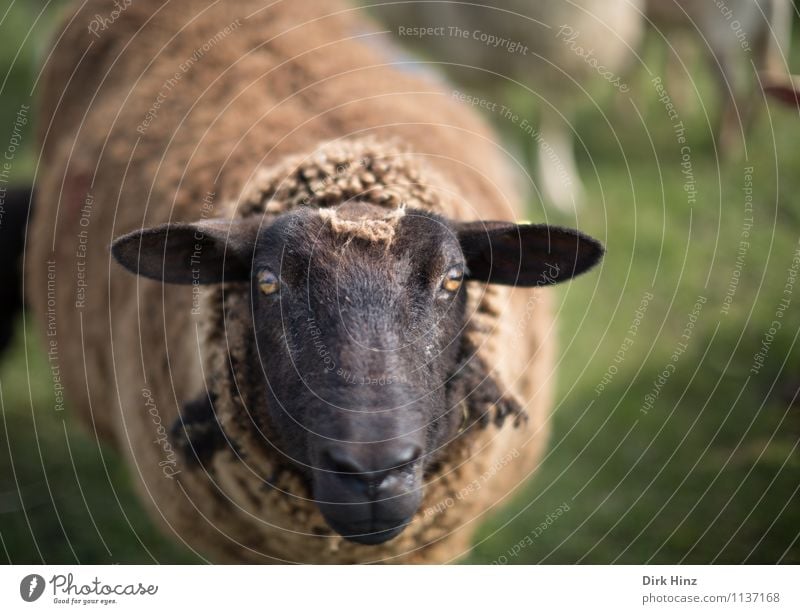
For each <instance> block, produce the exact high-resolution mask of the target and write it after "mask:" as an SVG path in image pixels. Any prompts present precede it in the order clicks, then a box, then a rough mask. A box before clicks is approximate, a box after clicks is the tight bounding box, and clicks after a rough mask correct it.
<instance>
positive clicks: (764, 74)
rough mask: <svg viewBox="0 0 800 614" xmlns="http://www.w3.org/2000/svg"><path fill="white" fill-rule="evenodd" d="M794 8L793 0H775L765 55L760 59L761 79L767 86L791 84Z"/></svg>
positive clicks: (758, 67) (767, 34) (765, 44)
mask: <svg viewBox="0 0 800 614" xmlns="http://www.w3.org/2000/svg"><path fill="white" fill-rule="evenodd" d="M793 19H794V6H793V5H792V2H791V0H773V2H772V6H771V13H770V28H769V29H768V30H767V32H766V41H765V43H764V49H763V55H762V56H761V57H760V58H759V60H760V61H759V65H758V66H757V67H756V68H757V69H758V71H759V79H760V80H761V82H762V84H764V85H765V86H772V85H781V84H787V85H788V84H791V83H792V75H791V67H790V66H789V59H790V56H791V47H792V20H793Z"/></svg>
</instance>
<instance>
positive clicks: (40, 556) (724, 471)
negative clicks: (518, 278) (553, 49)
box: [0, 2, 800, 563]
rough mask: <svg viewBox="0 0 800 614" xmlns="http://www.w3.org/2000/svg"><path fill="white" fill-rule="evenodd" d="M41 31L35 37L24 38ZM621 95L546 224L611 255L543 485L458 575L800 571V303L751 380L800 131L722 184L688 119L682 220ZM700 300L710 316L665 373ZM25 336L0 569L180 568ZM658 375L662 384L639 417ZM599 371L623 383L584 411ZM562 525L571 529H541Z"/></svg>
mask: <svg viewBox="0 0 800 614" xmlns="http://www.w3.org/2000/svg"><path fill="white" fill-rule="evenodd" d="M33 18H34V17H33V12H32V8H24V7H23V6H22V5H21V4H20V3H19V2H18V3H16V4H15V5H14V8H12V10H11V11H10V13H9V16H8V17H7V20H6V21H5V22H3V23H2V24H0V34H2V40H1V41H0V66H2V67H3V70H6V69H7V67H8V66H10V65H11V60H12V58H13V57H14V55H15V53H16V51H17V48H18V47H19V43H20V41H21V40H22V39H23V38H24V36H25V34H26V32H27V29H28V27H29V24H30V23H32V21H33ZM42 32H43V29H42V28H40V27H38V26H37V28H36V30H35V32H34V34H33V35H32V36H33V37H36V36H38V37H41V36H42ZM35 46H36V45H35V44H33V43H32V42H30V41H29V44H28V45H27V46H26V47H24V48H23V52H22V53H21V54H20V59H19V60H18V61H17V63H16V64H15V65H14V68H13V70H12V71H11V76H10V77H9V80H8V82H7V85H6V89H4V90H3V96H2V102H1V103H0V113H2V115H0V120H1V121H0V130H2V129H3V127H7V126H9V125H10V120H11V118H13V115H14V114H15V113H16V109H17V108H18V107H19V105H20V104H22V103H23V102H25V101H26V100H27V93H28V91H29V89H30V83H31V81H32V79H33V78H34V74H35V73H34V71H33V66H34V54H33V51H32V50H33V48H34V47H35ZM797 47H798V45H796V48H797ZM797 65H800V63H798V64H797ZM635 81H636V87H635V89H634V94H633V96H632V99H633V101H634V103H635V105H636V108H635V109H634V107H633V106H632V105H631V104H630V102H628V101H627V100H626V101H623V102H615V101H611V100H609V101H606V102H607V104H606V105H605V111H606V113H607V118H608V120H607V121H606V119H604V118H603V117H602V116H601V115H600V114H599V112H596V111H594V112H592V111H587V112H584V113H583V114H582V115H581V116H580V117H579V120H578V124H577V129H578V132H579V133H580V134H581V136H582V138H583V140H584V142H585V143H586V146H587V150H586V151H584V152H582V153H581V166H582V170H583V172H584V176H585V178H586V180H587V184H588V190H589V199H588V205H587V206H586V207H585V208H583V209H582V210H581V211H580V212H579V214H578V216H577V219H576V218H575V217H574V216H573V217H571V218H570V217H569V216H565V215H556V214H553V212H552V211H547V215H548V218H549V219H551V220H552V221H554V222H557V223H563V224H569V225H573V226H574V225H577V226H579V227H580V228H581V229H582V230H584V231H586V232H589V233H590V234H593V235H594V236H597V237H599V238H602V239H603V240H604V242H605V243H606V246H607V248H608V253H607V256H606V258H605V260H604V262H603V265H602V269H601V270H600V271H598V272H596V273H594V274H590V275H587V276H586V277H585V278H582V279H580V280H578V281H576V282H575V283H572V284H570V285H568V286H565V287H563V288H561V289H560V290H559V291H558V297H559V331H560V345H561V350H560V358H559V360H560V364H559V394H558V407H557V409H556V412H555V414H554V416H553V437H552V440H551V446H550V451H549V453H548V455H547V457H546V458H545V460H544V461H543V463H542V466H541V468H540V470H539V471H538V473H537V475H536V477H535V478H534V479H533V480H532V481H530V482H529V483H528V484H526V485H524V486H523V487H521V488H520V490H519V492H518V493H517V494H516V496H515V498H514V500H513V502H512V503H511V504H510V505H508V506H506V507H504V508H503V509H502V510H501V511H499V512H498V513H497V514H495V515H494V516H492V517H491V518H489V520H488V521H487V522H486V523H484V525H483V526H482V528H481V530H480V532H479V535H478V538H477V541H476V546H475V549H474V551H473V552H472V553H471V555H470V557H469V559H468V560H469V562H475V563H478V562H491V561H495V560H498V559H499V560H501V561H503V560H507V561H508V562H509V563H535V562H546V563H567V562H575V561H581V562H586V563H608V562H620V563H642V562H652V563H675V562H687V563H689V562H691V563H707V562H711V561H715V562H742V561H747V562H753V563H756V562H774V561H778V560H780V561H783V562H793V563H800V542H799V541H798V530H800V522H799V521H800V504H799V503H798V501H800V498H798V487H800V454H798V442H800V403H798V402H797V399H796V396H797V392H798V389H800V352H798V348H797V343H796V342H797V333H798V330H800V283H799V284H798V285H797V286H796V287H795V288H794V289H793V294H792V295H791V296H790V297H789V298H791V305H790V306H789V308H788V309H787V310H786V311H785V312H784V315H783V316H782V318H780V321H781V329H780V331H779V332H778V334H777V335H776V336H775V339H774V341H772V344H771V346H770V349H769V352H768V354H767V357H766V359H765V361H764V363H763V366H762V368H761V369H760V372H759V373H758V374H757V375H752V374H751V373H750V369H751V366H752V364H753V360H754V359H753V356H754V355H755V354H756V353H758V351H759V348H760V346H761V343H762V339H763V338H764V335H765V333H766V332H767V330H768V329H769V327H770V323H771V322H772V321H773V320H775V319H776V315H775V314H776V310H777V308H778V305H779V301H780V300H781V298H783V296H784V295H783V292H784V285H785V284H786V281H787V270H788V269H789V267H790V266H791V264H792V257H793V254H794V253H795V251H796V250H797V249H798V247H799V245H798V239H800V172H798V169H800V149H799V148H798V147H797V143H798V142H800V117H798V114H797V113H796V112H795V113H792V112H789V111H787V110H784V109H781V108H779V107H776V106H775V105H770V107H769V112H768V114H767V113H763V114H762V115H761V117H760V118H759V121H758V125H757V126H756V127H755V129H754V130H753V131H752V133H751V136H750V137H749V138H748V142H747V149H748V151H747V157H746V158H745V156H744V154H740V155H738V156H734V157H733V158H732V159H730V160H727V161H726V162H725V163H724V164H720V163H718V161H717V160H716V157H715V154H714V148H713V141H712V139H711V137H710V135H709V131H708V130H707V128H706V126H705V122H704V119H703V117H702V114H701V113H698V112H692V111H690V110H686V111H685V112H683V111H682V114H681V115H682V119H683V120H684V122H685V125H686V127H687V132H686V134H687V139H688V144H689V145H690V147H691V151H692V165H693V171H694V175H695V178H696V181H697V186H698V196H697V202H695V203H689V202H688V200H687V195H686V193H685V192H684V190H683V184H684V178H683V177H682V175H681V169H680V166H679V163H680V151H679V146H678V144H677V143H676V140H675V136H674V133H673V131H672V128H671V127H670V125H669V123H668V122H667V121H666V119H665V113H664V109H663V107H662V105H661V103H659V102H658V100H657V98H656V95H655V92H654V91H653V89H652V87H650V86H649V84H648V82H647V78H646V77H644V76H639V77H638V78H636V79H635ZM699 82H700V88H701V90H702V91H701V93H702V95H703V100H704V101H705V102H706V104H707V105H708V108H709V109H710V113H713V112H714V111H715V109H716V106H715V102H714V95H713V91H712V90H711V89H710V88H709V87H708V82H707V78H705V77H704V76H703V75H702V74H701V75H700V77H699ZM7 94H8V95H7ZM709 101H710V103H709ZM515 106H520V107H524V102H522V101H520V104H519V105H515ZM640 115H641V118H640ZM506 128H507V127H506ZM506 132H507V133H508V134H513V131H510V130H506ZM4 138H5V137H4V136H3V134H2V133H0V142H2V140H4ZM520 138H522V137H520ZM28 142H29V143H30V139H28ZM520 145H521V146H522V147H523V148H524V147H525V144H524V143H522V142H521V143H520ZM31 159H32V158H31V156H30V152H29V153H28V155H26V156H24V157H22V158H20V162H19V164H18V165H17V166H15V173H16V174H17V175H16V176H17V177H19V178H26V177H28V176H29V174H30V171H31V168H32V165H31ZM747 166H753V167H754V169H755V170H754V183H753V220H754V221H753V227H752V229H751V232H750V237H749V238H748V240H749V243H750V245H749V248H748V250H747V252H746V254H745V256H744V266H743V268H742V270H741V277H740V281H739V285H738V287H737V290H736V294H735V296H734V299H733V302H732V304H731V308H730V311H729V313H728V314H727V315H725V314H723V313H722V311H721V310H722V306H723V300H724V299H725V296H726V292H727V291H728V287H729V283H730V280H731V278H732V275H733V274H734V270H735V267H736V259H737V250H738V247H739V242H740V240H741V233H742V226H743V222H744V193H743V190H742V188H743V184H744V180H745V178H744V171H743V169H744V168H745V167H747ZM595 169H596V176H594V173H595ZM534 209H535V211H534V213H533V215H535V216H536V217H539V218H540V217H541V209H540V208H534ZM648 292H649V293H652V294H653V299H652V301H651V302H650V304H649V306H648V308H647V311H646V313H645V315H644V318H643V319H642V322H641V324H640V326H639V329H638V332H637V334H636V336H635V337H634V338H633V343H632V345H630V347H629V348H628V349H627V351H626V352H625V353H624V359H623V360H622V361H621V362H620V363H615V362H614V358H615V355H616V354H617V351H618V350H619V348H620V347H621V345H622V344H623V342H624V340H625V338H626V334H627V331H628V329H629V328H630V326H631V323H632V321H633V318H634V312H635V311H636V309H637V307H638V306H639V304H640V302H641V300H642V297H643V296H644V295H645V293H648ZM698 296H702V297H705V299H706V302H705V304H704V305H703V307H702V310H701V311H700V313H699V315H698V316H697V318H696V322H695V326H694V329H693V331H692V334H691V338H690V339H689V341H688V343H687V344H686V348H685V351H684V352H683V354H682V355H681V356H680V357H679V359H678V360H677V361H675V362H672V359H671V356H672V354H673V352H674V351H675V349H676V348H677V347H678V343H679V342H680V341H681V335H682V333H683V330H684V327H685V326H686V324H687V322H688V321H689V317H690V314H691V312H692V309H693V306H694V305H695V302H696V301H697V298H698ZM20 332H22V329H21V328H20ZM27 333H28V334H27V335H26V341H27V352H26V351H25V347H26V346H25V340H23V337H22V335H21V334H20V335H19V336H18V337H17V343H16V346H15V347H14V348H13V350H12V351H11V352H10V353H9V354H8V355H7V356H5V357H4V358H3V362H2V364H0V386H1V387H2V406H1V407H0V410H2V422H1V423H0V429H2V430H1V431H0V434H1V435H2V436H0V536H2V547H1V548H0V558H7V559H8V560H9V561H12V562H14V563H35V562H41V561H44V562H47V563H70V562H73V561H80V562H84V563H90V562H91V563H110V562H148V561H153V560H157V561H160V562H187V561H191V560H193V559H192V557H191V556H189V555H188V554H186V553H185V552H183V551H182V550H180V549H179V548H178V547H177V546H174V545H173V544H172V543H171V542H169V541H168V540H167V539H166V538H164V537H162V536H161V535H160V533H159V532H158V531H157V530H156V529H155V527H154V526H153V525H152V524H151V523H150V521H149V520H148V519H147V517H146V515H145V513H144V511H143V509H142V507H141V505H140V503H139V501H138V499H137V497H136V494H135V492H134V491H133V488H132V484H131V479H130V476H129V475H128V473H127V471H126V469H125V467H124V464H123V462H122V459H121V458H120V457H119V456H118V455H117V454H115V453H114V452H113V451H111V450H109V449H106V448H103V447H98V445H97V443H96V441H95V440H94V438H93V437H91V436H89V435H87V434H86V433H84V432H83V431H82V430H81V429H80V428H79V426H78V425H77V424H76V423H75V421H73V420H71V419H70V418H69V416H66V417H65V416H64V415H63V414H60V413H56V412H54V411H52V409H51V408H52V403H53V400H52V398H51V396H50V395H51V393H50V391H49V387H48V386H47V385H45V382H47V381H48V374H47V371H46V369H47V366H46V364H45V360H44V357H43V355H42V352H41V350H40V343H39V340H38V339H37V337H36V333H35V331H33V330H30V329H29V330H27ZM668 364H674V366H675V369H674V371H673V372H672V373H671V374H670V376H669V378H668V380H667V382H666V383H665V384H664V385H663V387H662V388H661V389H660V393H659V395H658V398H657V400H655V402H654V403H653V404H652V407H651V408H650V409H648V411H647V412H646V413H645V412H642V411H641V409H642V407H643V404H644V403H645V397H646V395H648V394H649V393H651V392H652V390H653V388H654V385H655V384H654V382H655V380H656V379H657V378H658V376H659V374H660V373H661V372H662V371H663V370H664V368H665V366H666V365H668ZM611 365H614V366H616V367H617V372H616V373H615V374H614V376H613V378H612V381H611V382H610V383H608V384H607V385H606V387H605V388H604V389H603V390H602V391H601V392H600V393H599V394H598V393H597V392H596V387H597V386H598V384H599V383H600V382H601V380H602V379H603V376H604V374H605V373H606V372H607V370H608V369H609V367H610V366H611ZM12 461H13V464H12ZM564 504H566V506H564ZM559 506H564V508H563V509H566V507H567V506H568V508H569V509H568V511H565V512H563V513H561V514H560V515H558V516H557V517H555V518H554V519H551V520H550V521H547V517H548V514H554V513H555V511H556V510H557V509H558V508H559ZM546 521H547V522H548V524H547V525H546V528H545V529H544V530H538V529H537V528H536V527H537V526H539V525H540V524H541V523H543V522H546ZM526 535H528V536H530V537H531V539H530V540H528V542H525V541H524V539H525V536H526ZM515 544H521V545H522V546H524V547H521V548H515ZM512 553H513V554H512ZM503 557H505V558H503Z"/></svg>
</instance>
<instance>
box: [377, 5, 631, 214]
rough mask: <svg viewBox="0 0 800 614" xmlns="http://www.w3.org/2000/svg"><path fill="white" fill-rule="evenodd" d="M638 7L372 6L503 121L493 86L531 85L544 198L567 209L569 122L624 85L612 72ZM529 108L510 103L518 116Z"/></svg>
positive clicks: (573, 189) (570, 202)
mask: <svg viewBox="0 0 800 614" xmlns="http://www.w3.org/2000/svg"><path fill="white" fill-rule="evenodd" d="M370 4H371V3H370ZM643 8H644V7H643V2H642V1H640V0H574V1H567V0H554V1H549V2H530V0H501V1H499V2H494V3H492V5H486V6H481V5H478V4H465V3H458V2H454V3H449V2H441V3H440V2H418V3H417V2H411V3H395V4H380V5H376V6H372V7H371V10H372V11H373V12H374V13H375V14H376V15H377V16H378V17H379V18H381V19H382V20H383V21H384V22H385V23H386V24H388V25H389V26H391V28H392V30H393V32H394V33H395V34H396V35H398V37H399V38H400V39H401V40H404V41H405V42H407V43H411V44H413V45H414V46H415V47H417V48H418V49H419V50H421V51H422V52H423V53H424V54H425V55H426V56H427V59H428V60H430V61H431V62H435V63H442V64H441V67H442V68H443V69H445V70H446V71H447V73H448V74H449V76H450V77H451V78H452V79H453V80H454V81H455V82H456V83H459V84H463V85H464V86H466V87H469V88H471V89H472V90H474V91H475V92H480V95H481V96H484V97H485V98H486V99H487V103H486V105H484V106H489V107H492V108H490V112H492V113H493V114H494V115H495V118H494V119H495V120H496V121H498V122H500V123H501V125H502V124H505V123H507V122H508V121H509V120H508V118H507V117H506V118H505V119H504V118H503V117H502V116H501V113H500V111H499V110H498V109H500V107H501V104H503V100H502V98H500V93H499V88H500V87H502V86H505V85H508V84H510V83H514V82H516V83H517V84H518V85H519V86H520V87H524V88H528V89H529V90H530V98H531V99H535V100H536V101H537V102H538V107H539V114H540V119H539V130H538V134H534V137H535V139H536V141H537V144H538V149H539V155H538V162H537V164H538V167H537V178H538V180H539V181H540V182H541V192H542V196H543V199H544V201H545V203H547V204H552V205H555V206H556V207H558V208H559V209H562V210H564V211H571V210H573V208H574V207H575V206H576V205H578V204H579V203H580V202H581V200H582V198H583V186H582V183H581V180H580V175H579V172H578V168H577V164H576V161H575V154H574V151H573V149H574V144H573V138H574V135H573V132H574V127H573V126H572V124H571V121H572V119H573V117H574V114H575V112H576V110H577V109H579V108H581V107H582V106H583V107H585V106H588V105H592V104H595V100H594V98H593V97H594V95H595V94H599V95H601V96H602V95H605V94H606V93H608V92H614V91H615V90H616V91H617V92H622V93H625V92H626V91H627V90H628V87H627V84H625V83H624V81H623V80H622V79H621V78H620V76H619V75H620V74H621V73H623V72H624V71H625V69H626V68H627V67H628V65H629V64H630V63H631V61H632V60H633V58H634V53H633V50H634V49H635V48H636V47H637V45H638V44H639V42H640V39H641V37H642V34H643V30H644V20H643ZM422 28H433V30H427V31H426V30H421V29H422ZM598 85H599V86H600V88H598ZM584 90H585V91H584ZM499 98H500V100H499V101H498V99H499ZM527 111H528V109H514V112H515V113H516V114H518V115H525V114H526V112H527ZM515 123H517V124H518V125H519V122H515ZM526 126H527V124H526ZM522 128H523V129H524V128H525V126H522Z"/></svg>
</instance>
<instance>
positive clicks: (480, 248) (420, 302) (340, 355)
mask: <svg viewBox="0 0 800 614" xmlns="http://www.w3.org/2000/svg"><path fill="white" fill-rule="evenodd" d="M113 253H114V255H115V257H116V258H117V259H118V260H119V261H120V262H121V263H122V264H123V265H124V266H125V267H126V268H128V269H129V270H131V271H133V272H136V273H138V274H140V275H143V276H146V277H150V278H154V279H158V280H163V281H165V282H170V283H179V284H190V283H193V282H194V283H204V284H213V283H221V282H229V281H230V282H247V283H248V284H249V292H250V297H251V307H252V310H251V314H252V321H253V327H252V329H253V335H252V338H251V340H250V341H247V340H246V341H244V342H245V343H248V342H251V343H252V344H253V345H254V351H253V352H252V356H254V357H256V358H255V360H258V361H259V362H260V369H253V372H257V373H259V374H261V375H260V376H259V377H258V381H253V382H252V389H251V390H250V391H249V396H248V399H249V401H250V402H251V403H253V402H254V403H255V404H256V405H259V406H260V407H255V408H253V407H251V408H250V411H251V412H253V413H260V414H261V415H262V420H263V424H265V425H266V429H265V430H266V431H268V432H267V433H266V436H268V437H269V438H270V442H271V444H273V445H274V446H276V447H277V448H278V449H280V450H281V452H282V453H283V454H284V455H285V456H286V457H287V458H288V459H291V462H292V463H293V464H294V466H295V467H297V468H298V470H299V471H301V472H303V474H304V475H305V476H307V478H308V479H309V481H310V484H311V487H312V491H313V495H314V498H315V499H316V501H317V503H318V505H319V508H320V510H321V511H322V514H323V515H324V517H325V519H326V520H327V522H328V523H329V525H330V526H331V528H333V529H334V530H335V531H337V532H338V533H339V534H341V535H342V536H344V537H346V538H348V539H351V540H353V541H357V542H360V543H364V544H378V543H382V542H384V541H386V540H388V539H391V538H392V537H394V536H395V535H397V534H399V533H400V532H401V531H402V530H403V528H404V526H405V525H406V524H407V523H408V522H409V521H410V520H411V518H412V517H413V516H414V514H415V513H416V511H417V509H418V508H419V505H420V503H421V501H422V496H423V485H422V478H423V474H424V472H425V470H426V468H428V467H429V466H430V465H431V463H432V462H434V459H435V457H436V454H437V451H438V450H440V449H441V448H442V447H443V446H445V445H446V444H447V443H448V442H449V441H450V440H452V439H453V438H454V437H455V436H456V435H457V433H458V432H459V429H460V427H461V426H462V421H463V412H462V410H461V406H460V403H459V402H458V401H459V399H456V400H455V402H454V401H453V399H452V398H451V397H450V395H449V394H448V391H449V390H450V388H451V381H452V380H453V379H454V378H456V377H457V371H459V369H461V368H463V364H462V362H461V360H462V336H463V331H464V329H465V326H466V324H467V321H466V320H467V318H468V314H467V313H466V289H465V286H466V284H469V283H491V284H504V285H519V286H537V285H547V284H553V283H557V282H560V281H564V280H566V279H569V278H571V277H573V276H575V275H577V274H579V273H581V272H583V271H585V270H587V269H588V268H590V267H591V266H593V265H594V264H595V263H596V262H597V261H598V260H599V259H600V257H601V255H602V248H601V247H600V245H599V244H598V243H597V242H596V241H594V240H593V239H591V238H589V237H586V236H584V235H582V234H580V233H578V232H575V231H571V230H565V229H560V228H553V227H548V226H543V225H531V224H521V225H517V224H513V223H507V222H468V223H464V222H456V221H453V220H448V219H445V218H443V217H440V216H438V215H435V214H433V213H430V212H428V211H423V210H417V209H387V208H385V207H379V206H376V205H372V204H366V203H360V202H348V203H345V204H342V205H339V206H338V207H333V208H323V209H320V208H314V207H299V208H295V209H293V210H291V211H290V212H287V213H282V214H279V215H272V216H270V217H265V218H263V219H262V218H260V217H259V218H243V219H236V220H233V221H231V220H205V221H201V222H198V223H196V224H173V225H169V226H167V225H165V226H159V227H156V228H152V229H146V230H142V231H140V232H134V233H131V234H129V235H126V236H124V237H122V238H120V239H118V240H117V241H116V242H115V243H114V245H113ZM467 392H469V391H467ZM254 400H255V401H254Z"/></svg>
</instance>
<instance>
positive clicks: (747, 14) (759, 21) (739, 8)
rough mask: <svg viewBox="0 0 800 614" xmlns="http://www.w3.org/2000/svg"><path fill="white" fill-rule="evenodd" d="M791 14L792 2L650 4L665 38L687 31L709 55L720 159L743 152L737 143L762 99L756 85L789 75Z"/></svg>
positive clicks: (680, 0) (675, 0)
mask: <svg viewBox="0 0 800 614" xmlns="http://www.w3.org/2000/svg"><path fill="white" fill-rule="evenodd" d="M792 14H793V7H792V2H791V0H727V1H726V2H724V3H719V2H713V1H712V0H705V1H702V2H701V1H698V0H669V1H667V2H665V1H664V0H648V3H647V18H648V20H649V21H650V23H651V24H652V25H653V26H654V28H655V29H656V30H657V31H658V32H659V34H660V35H661V36H664V37H668V38H670V40H672V39H674V38H675V35H676V34H678V33H681V32H683V31H687V32H688V33H689V34H691V35H694V36H696V37H697V38H699V39H700V40H699V44H700V45H701V46H702V47H703V48H705V50H706V51H707V53H708V58H709V66H710V68H711V71H712V73H713V75H714V77H715V81H716V89H717V92H718V95H719V100H720V109H721V111H720V114H719V118H718V123H717V127H716V130H715V133H716V138H717V139H718V141H719V144H720V145H719V149H720V152H721V153H723V154H726V153H727V154H729V153H730V152H734V151H737V150H739V149H741V147H740V146H737V143H741V141H742V139H741V135H742V134H743V133H746V132H747V130H748V128H749V126H750V124H751V123H752V121H753V116H754V111H755V110H756V103H757V102H758V97H759V96H760V91H759V87H758V85H757V81H758V80H766V81H772V80H780V79H782V78H783V77H785V75H786V74H787V68H786V64H787V57H788V53H789V46H790V43H791V27H792ZM751 63H752V64H751ZM751 66H752V67H753V68H754V69H755V71H757V74H753V71H752V70H751Z"/></svg>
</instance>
